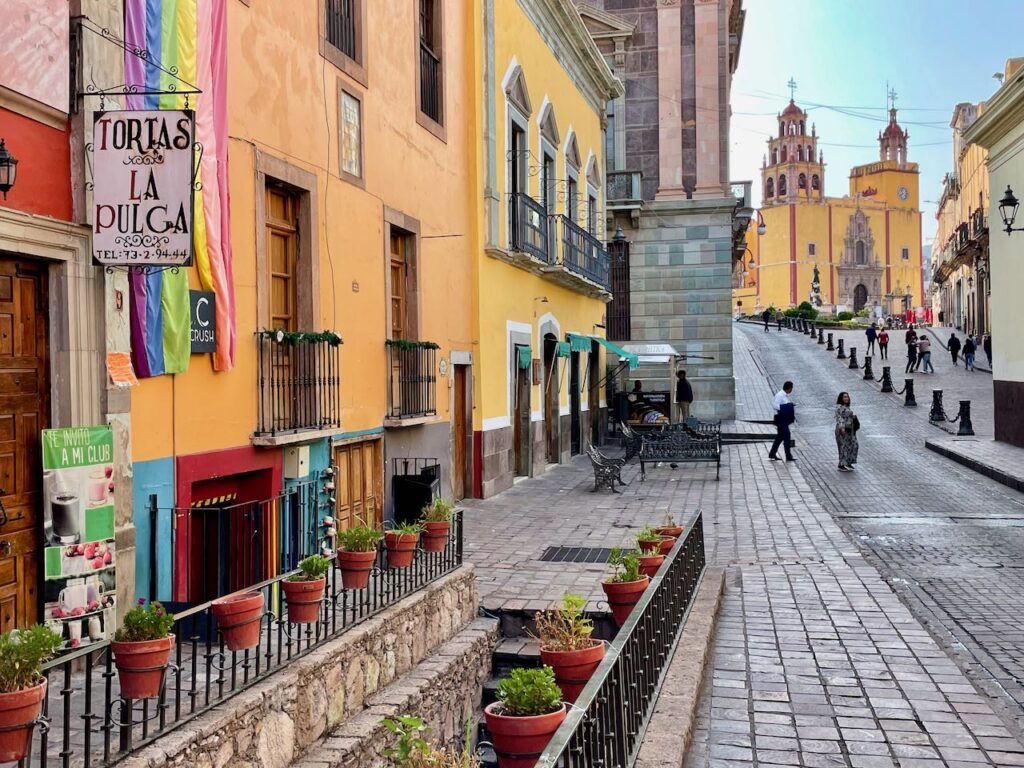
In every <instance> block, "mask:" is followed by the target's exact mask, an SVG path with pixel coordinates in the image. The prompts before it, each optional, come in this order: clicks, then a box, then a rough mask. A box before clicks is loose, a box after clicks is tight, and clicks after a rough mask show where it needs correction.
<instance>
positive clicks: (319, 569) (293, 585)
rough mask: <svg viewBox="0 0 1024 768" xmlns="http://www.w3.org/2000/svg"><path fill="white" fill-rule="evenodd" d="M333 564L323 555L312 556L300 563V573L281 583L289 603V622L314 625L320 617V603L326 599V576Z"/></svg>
mask: <svg viewBox="0 0 1024 768" xmlns="http://www.w3.org/2000/svg"><path fill="white" fill-rule="evenodd" d="M330 567H331V562H330V560H328V559H327V558H326V557H322V556H321V555H310V556H309V557H307V558H306V559H304V560H302V561H301V562H300V563H299V571H298V573H293V574H292V575H291V576H289V577H288V578H287V579H285V580H284V581H282V582H281V588H282V589H283V590H284V599H285V601H286V602H287V603H288V621H290V622H292V623H293V624H312V623H313V622H315V621H316V620H317V618H318V617H319V616H320V602H321V601H322V600H323V599H324V587H326V586H327V579H326V578H325V577H324V574H326V573H327V569H328V568H330Z"/></svg>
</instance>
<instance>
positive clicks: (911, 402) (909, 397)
mask: <svg viewBox="0 0 1024 768" xmlns="http://www.w3.org/2000/svg"><path fill="white" fill-rule="evenodd" d="M903 389H904V391H905V394H906V398H904V400H903V405H904V406H905V407H906V406H909V407H912V408H916V407H917V398H915V397H914V380H913V379H904V380H903Z"/></svg>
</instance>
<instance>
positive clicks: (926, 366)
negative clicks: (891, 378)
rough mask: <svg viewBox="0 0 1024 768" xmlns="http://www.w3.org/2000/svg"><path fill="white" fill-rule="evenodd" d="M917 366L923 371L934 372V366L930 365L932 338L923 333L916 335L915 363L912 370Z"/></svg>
mask: <svg viewBox="0 0 1024 768" xmlns="http://www.w3.org/2000/svg"><path fill="white" fill-rule="evenodd" d="M918 368H920V369H922V370H924V372H925V373H935V368H934V367H932V340H931V339H929V338H928V337H927V336H925V335H924V334H923V333H922V334H921V335H920V336H918V337H917V365H916V366H915V368H914V370H915V371H916V370H917V369H918Z"/></svg>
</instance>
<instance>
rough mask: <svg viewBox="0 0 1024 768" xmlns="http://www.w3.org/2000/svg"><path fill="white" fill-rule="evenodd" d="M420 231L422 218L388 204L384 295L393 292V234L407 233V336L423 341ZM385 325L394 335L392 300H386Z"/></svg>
mask: <svg viewBox="0 0 1024 768" xmlns="http://www.w3.org/2000/svg"><path fill="white" fill-rule="evenodd" d="M420 232H421V226H420V221H419V219H414V218H413V217H412V216H408V215H406V214H404V213H402V212H401V211H399V210H398V209H396V208H391V207H390V206H388V205H385V206H384V246H383V248H384V252H383V253H382V254H381V256H382V259H381V261H382V264H383V268H384V295H385V296H390V295H391V236H392V234H396V235H397V234H404V235H405V236H406V237H407V238H408V239H409V243H408V245H409V248H408V251H407V257H406V259H407V263H406V278H405V279H406V292H405V296H406V331H405V335H406V337H407V338H409V339H412V340H414V341H420V340H421V339H420V338H419V333H420V328H422V323H421V322H420V319H421V318H420V305H421V302H420V287H421V281H420ZM384 329H385V335H386V337H387V338H390V337H391V302H390V301H388V302H385V307H384Z"/></svg>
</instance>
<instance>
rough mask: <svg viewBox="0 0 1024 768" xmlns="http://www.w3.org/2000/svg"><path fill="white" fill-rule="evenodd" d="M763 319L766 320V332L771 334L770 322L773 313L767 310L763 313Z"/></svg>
mask: <svg viewBox="0 0 1024 768" xmlns="http://www.w3.org/2000/svg"><path fill="white" fill-rule="evenodd" d="M761 319H762V320H764V332H765V333H769V330H768V322H769V321H770V320H771V319H772V313H771V312H770V311H768V310H767V309H766V310H765V311H764V312H762V313H761Z"/></svg>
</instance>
